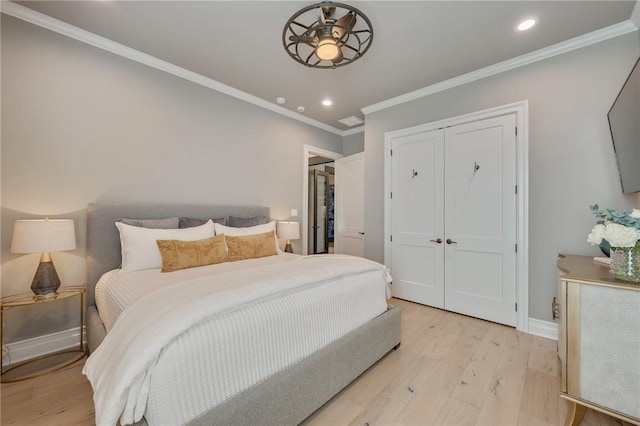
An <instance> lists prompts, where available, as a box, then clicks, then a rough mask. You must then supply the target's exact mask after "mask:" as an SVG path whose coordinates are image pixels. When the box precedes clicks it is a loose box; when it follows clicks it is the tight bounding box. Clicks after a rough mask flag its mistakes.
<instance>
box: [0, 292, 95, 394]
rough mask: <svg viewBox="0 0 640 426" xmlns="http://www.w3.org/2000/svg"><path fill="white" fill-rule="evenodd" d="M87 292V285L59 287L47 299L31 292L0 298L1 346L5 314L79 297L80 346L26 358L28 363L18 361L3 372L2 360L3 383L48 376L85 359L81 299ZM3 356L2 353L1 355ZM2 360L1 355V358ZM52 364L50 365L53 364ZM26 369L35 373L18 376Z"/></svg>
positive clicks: (0, 369)
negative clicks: (21, 307) (14, 310)
mask: <svg viewBox="0 0 640 426" xmlns="http://www.w3.org/2000/svg"><path fill="white" fill-rule="evenodd" d="M86 291H87V286H86V285H82V286H62V287H60V288H58V292H57V293H56V294H53V295H48V296H47V297H39V296H35V295H34V294H33V293H21V294H15V295H12V296H6V297H3V298H2V299H0V345H3V344H4V335H3V328H4V327H3V326H4V312H5V311H7V310H9V309H13V308H18V307H20V306H30V305H41V304H43V303H53V302H56V301H58V300H64V299H69V298H72V297H78V298H79V299H80V306H79V307H80V342H79V343H80V344H79V346H78V347H77V348H75V349H67V350H63V351H59V352H54V353H51V354H46V355H42V356H39V357H37V358H33V359H29V360H27V361H23V362H20V363H18V364H16V365H12V366H11V367H9V368H7V369H4V367H3V361H4V359H2V360H0V371H1V372H2V373H1V374H0V377H1V379H0V381H1V382H2V383H11V382H18V381H20V380H26V379H31V378H33V377H38V376H42V375H43V374H47V373H50V372H52V371H57V370H60V369H62V368H64V367H66V366H68V365H71V364H73V363H74V362H76V361H79V360H80V359H82V358H83V357H84V356H85V347H84V336H83V331H84V296H85V293H86ZM3 355H4V354H3ZM2 358H4V356H3V357H2ZM52 362H53V364H52ZM27 366H30V367H32V368H31V369H32V370H33V368H34V367H35V369H36V371H27V372H24V373H22V374H19V372H20V370H28V368H27Z"/></svg>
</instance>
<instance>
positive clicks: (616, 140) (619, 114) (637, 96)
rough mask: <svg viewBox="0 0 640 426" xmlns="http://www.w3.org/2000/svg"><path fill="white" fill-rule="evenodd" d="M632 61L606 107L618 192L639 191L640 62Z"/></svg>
mask: <svg viewBox="0 0 640 426" xmlns="http://www.w3.org/2000/svg"><path fill="white" fill-rule="evenodd" d="M639 62H640V59H639V60H638V61H636V64H635V65H634V67H633V70H632V71H631V74H630V75H629V77H627V81H625V83H624V86H622V89H621V90H620V93H619V94H618V97H617V98H616V100H615V102H614V103H613V106H612V107H611V109H610V110H609V114H608V117H609V127H610V128H611V137H612V139H613V148H614V150H615V152H616V160H617V162H618V171H619V173H620V181H621V182H622V192H624V193H630V192H640V66H639V65H638V63H639Z"/></svg>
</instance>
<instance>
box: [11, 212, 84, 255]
mask: <svg viewBox="0 0 640 426" xmlns="http://www.w3.org/2000/svg"><path fill="white" fill-rule="evenodd" d="M75 248H76V232H75V227H74V225H73V220H71V219H36V220H16V222H15V225H14V226H13V239H12V240H11V252H12V253H46V252H52V251H66V250H73V249H75Z"/></svg>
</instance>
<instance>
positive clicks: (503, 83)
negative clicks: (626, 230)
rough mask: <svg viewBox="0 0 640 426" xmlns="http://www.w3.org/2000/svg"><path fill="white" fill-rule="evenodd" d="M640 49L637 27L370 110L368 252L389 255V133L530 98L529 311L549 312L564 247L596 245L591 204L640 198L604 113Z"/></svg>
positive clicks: (580, 249)
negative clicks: (621, 173) (624, 180)
mask: <svg viewBox="0 0 640 426" xmlns="http://www.w3.org/2000/svg"><path fill="white" fill-rule="evenodd" d="M639 52H640V43H639V38H638V33H631V34H628V35H625V36H621V37H618V38H615V39H612V40H608V41H605V42H602V43H599V44H596V45H593V46H589V47H586V48H582V49H579V50H576V51H573V52H570V53H566V54H563V55H561V56H557V57H553V58H550V59H546V60H544V61H540V62H537V63H534V64H531V65H528V66H525V67H521V68H518V69H515V70H512V71H509V72H505V73H502V74H499V75H496V76H493V77H489V78H485V79H483V80H479V81H477V82H473V83H469V84H466V85H464V86H460V87H457V88H454V89H450V90H446V91H443V92H439V93H436V94H433V95H430V96H427V97H424V98H421V99H418V100H415V101H412V102H408V103H405V104H402V105H398V106H395V107H392V108H389V109H385V110H381V111H377V112H373V113H370V114H367V116H366V119H365V164H366V167H365V232H366V248H365V255H366V257H368V258H370V259H374V260H377V261H382V260H383V258H384V241H383V231H384V228H383V223H384V222H383V206H384V201H383V192H382V191H383V185H384V175H383V173H384V172H383V171H384V157H383V148H384V134H385V132H389V131H392V130H398V129H402V128H406V127H409V126H414V125H418V124H423V123H429V122H433V121H437V120H441V119H445V118H449V117H455V116H459V115H462V114H466V113H470V112H474V111H479V110H483V109H487V108H491V107H496V106H500V105H505V104H510V103H513V102H517V101H522V100H525V99H528V100H529V125H530V132H529V242H530V258H529V262H530V263H529V268H530V269H529V270H530V273H529V280H530V281H529V304H530V306H529V313H530V316H531V317H533V318H537V319H541V320H548V321H550V320H551V299H552V297H553V296H554V295H555V294H556V282H557V275H556V267H555V264H556V256H557V254H558V253H570V254H587V255H597V254H599V251H598V249H597V248H593V247H591V246H589V245H588V244H587V242H586V237H587V234H588V233H589V231H590V230H591V228H592V226H593V224H594V218H593V217H592V215H591V213H590V210H589V204H593V203H598V204H600V206H603V207H610V208H620V209H622V208H629V207H640V195H639V194H633V195H627V196H625V195H623V194H622V190H621V186H620V180H619V178H618V170H617V165H616V159H615V155H614V151H613V144H612V141H611V135H610V132H609V126H608V121H607V112H608V111H609V108H610V107H611V105H612V103H613V101H614V99H615V98H616V96H617V94H618V92H619V90H620V88H621V87H622V85H623V83H624V81H625V79H626V78H627V75H628V74H629V72H630V71H631V69H632V67H633V65H634V63H635V61H636V59H637V58H638V54H639ZM390 78H391V77H390Z"/></svg>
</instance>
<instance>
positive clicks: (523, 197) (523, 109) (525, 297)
mask: <svg viewBox="0 0 640 426" xmlns="http://www.w3.org/2000/svg"><path fill="white" fill-rule="evenodd" d="M507 114H515V115H516V126H517V130H518V133H517V135H516V185H517V188H518V191H517V194H516V227H517V229H516V244H517V247H518V250H517V253H516V303H517V312H516V330H518V331H522V332H525V333H528V332H529V168H528V167H529V101H528V100H524V101H520V102H515V103H512V104H508V105H502V106H498V107H495V108H489V109H485V110H482V111H476V112H472V113H469V114H464V115H459V116H457V117H451V118H446V119H443V120H438V121H434V122H431V123H426V124H421V125H418V126H413V127H409V128H406V129H401V130H395V131H392V132H387V133H385V135H384V149H385V154H384V194H385V195H384V218H385V219H384V263H385V264H387V265H388V264H389V262H390V261H391V242H390V237H391V202H390V201H391V197H390V191H391V141H392V140H393V139H394V138H396V137H403V136H409V135H412V134H415V133H422V132H427V131H431V130H437V129H441V128H444V127H449V126H456V125H459V124H465V123H470V122H473V121H479V120H485V119H488V118H493V117H498V116H502V115H507ZM514 308H515V307H514Z"/></svg>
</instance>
